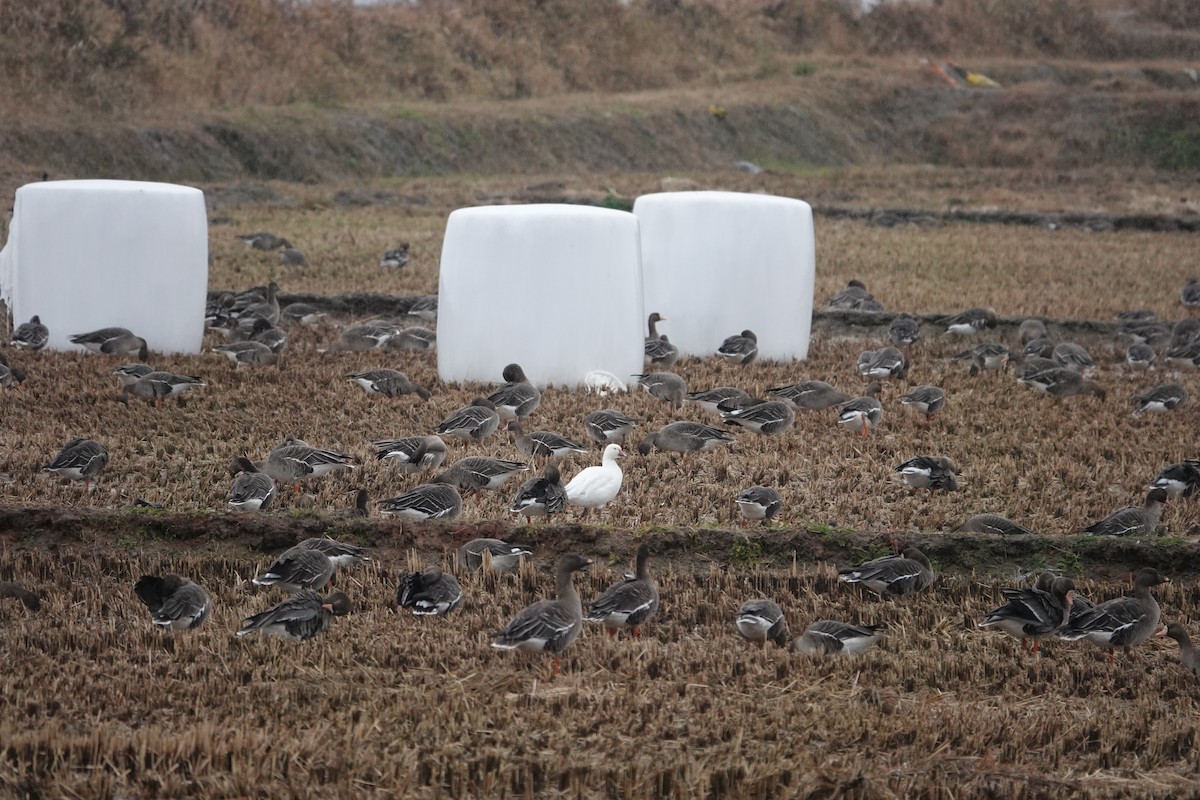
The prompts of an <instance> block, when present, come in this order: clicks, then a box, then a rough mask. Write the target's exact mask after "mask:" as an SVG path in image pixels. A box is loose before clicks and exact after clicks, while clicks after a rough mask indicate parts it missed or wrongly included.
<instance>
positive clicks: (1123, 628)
mask: <svg viewBox="0 0 1200 800" xmlns="http://www.w3.org/2000/svg"><path fill="white" fill-rule="evenodd" d="M1170 582H1171V579H1170V578H1168V577H1167V576H1165V575H1163V574H1162V573H1161V572H1159V571H1158V570H1156V569H1153V568H1152V567H1142V568H1141V569H1139V570H1138V571H1137V573H1136V574H1135V575H1134V578H1133V586H1134V590H1133V596H1132V597H1116V598H1113V599H1112V600H1106V601H1105V602H1103V603H1097V604H1096V606H1095V607H1094V608H1092V610H1091V611H1089V612H1087V613H1086V614H1084V615H1082V616H1081V617H1079V618H1072V619H1071V621H1070V622H1069V623H1068V624H1067V626H1066V627H1065V628H1064V629H1063V630H1062V631H1061V632H1060V633H1059V636H1060V637H1061V638H1063V639H1066V640H1067V641H1069V642H1074V641H1077V640H1079V639H1086V640H1087V641H1089V642H1091V643H1092V644H1095V645H1097V646H1099V647H1105V648H1108V650H1109V652H1108V663H1109V666H1111V665H1112V663H1113V651H1115V650H1116V649H1117V648H1118V647H1119V648H1122V649H1123V650H1125V652H1127V653H1128V652H1129V651H1130V649H1132V648H1134V647H1136V646H1137V645H1139V644H1141V643H1142V642H1144V641H1146V640H1147V639H1149V638H1150V637H1151V636H1153V635H1154V634H1155V633H1156V632H1157V631H1158V621H1159V618H1160V616H1161V613H1162V612H1161V610H1160V609H1159V607H1158V601H1157V600H1155V599H1154V595H1152V594H1150V587H1151V586H1157V585H1159V584H1161V583H1170Z"/></svg>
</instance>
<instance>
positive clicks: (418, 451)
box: [371, 435, 446, 475]
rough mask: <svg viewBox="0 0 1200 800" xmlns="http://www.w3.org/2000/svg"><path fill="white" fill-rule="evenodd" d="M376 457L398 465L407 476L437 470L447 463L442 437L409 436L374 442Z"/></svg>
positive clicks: (372, 444)
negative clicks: (422, 471)
mask: <svg viewBox="0 0 1200 800" xmlns="http://www.w3.org/2000/svg"><path fill="white" fill-rule="evenodd" d="M371 446H372V447H374V448H375V457H376V458H378V459H379V460H380V461H389V462H392V463H395V464H398V465H399V467H400V471H401V472H402V473H404V474H405V475H408V474H411V473H413V472H419V471H420V470H423V469H430V470H433V469H437V468H438V467H440V466H442V464H444V463H445V461H446V443H445V442H443V441H442V439H441V437H440V436H432V435H431V436H407V437H405V438H403V439H380V440H379V441H376V442H372V443H371Z"/></svg>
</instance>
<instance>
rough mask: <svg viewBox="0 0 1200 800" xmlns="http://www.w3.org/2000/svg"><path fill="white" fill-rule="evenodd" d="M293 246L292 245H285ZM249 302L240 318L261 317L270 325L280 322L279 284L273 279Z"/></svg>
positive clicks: (241, 310) (248, 299)
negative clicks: (257, 297) (258, 295)
mask: <svg viewBox="0 0 1200 800" xmlns="http://www.w3.org/2000/svg"><path fill="white" fill-rule="evenodd" d="M285 246H287V247H291V245H285ZM247 301H248V302H247V303H246V304H245V306H243V307H242V308H241V309H240V310H239V311H238V312H237V317H238V318H239V319H247V318H253V317H259V318H261V319H264V320H266V321H267V322H268V323H269V324H270V325H275V324H276V323H278V322H279V313H280V308H279V284H278V283H276V282H275V281H271V282H270V283H268V284H267V288H266V289H265V290H264V291H263V292H262V294H261V295H260V297H259V299H255V298H251V297H247Z"/></svg>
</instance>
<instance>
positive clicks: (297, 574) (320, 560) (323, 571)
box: [253, 545, 334, 594]
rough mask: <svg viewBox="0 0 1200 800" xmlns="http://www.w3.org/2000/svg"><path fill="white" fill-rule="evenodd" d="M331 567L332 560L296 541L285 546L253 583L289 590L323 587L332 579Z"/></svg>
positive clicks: (332, 566) (288, 591) (332, 565)
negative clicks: (293, 544)
mask: <svg viewBox="0 0 1200 800" xmlns="http://www.w3.org/2000/svg"><path fill="white" fill-rule="evenodd" d="M333 571H334V564H333V561H332V560H331V559H330V558H329V557H328V556H326V555H325V554H324V553H322V552H321V551H320V550H314V549H312V548H309V547H304V546H303V545H296V546H294V547H289V548H288V549H287V550H284V551H283V553H282V554H280V556H279V557H278V558H276V559H275V560H274V561H273V562H271V565H270V566H269V567H267V568H266V569H265V570H263V571H262V573H261V574H259V575H258V576H256V577H255V578H254V581H253V583H254V585H255V586H274V587H275V588H278V589H282V590H283V591H285V592H287V593H289V594H292V593H295V592H298V591H300V590H301V589H323V588H324V587H325V586H327V585H328V584H329V583H330V581H331V580H332V579H333Z"/></svg>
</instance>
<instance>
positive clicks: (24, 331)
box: [9, 314, 50, 350]
mask: <svg viewBox="0 0 1200 800" xmlns="http://www.w3.org/2000/svg"><path fill="white" fill-rule="evenodd" d="M48 341H50V329H49V328H47V327H46V326H45V325H43V324H42V319H41V317H39V316H38V315H37V314H34V315H33V316H32V317H30V318H29V322H22V323H21V324H20V325H18V326H17V329H16V330H15V331H13V335H12V340H11V341H10V342H9V344H11V345H12V346H13V347H16V348H17V349H19V350H41V349H42V348H43V347H45V346H46V342H48Z"/></svg>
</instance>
